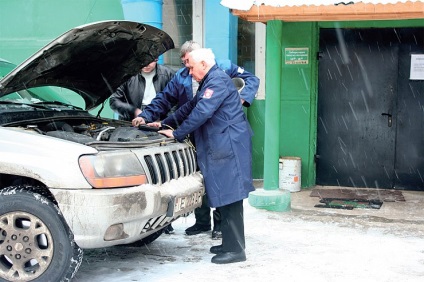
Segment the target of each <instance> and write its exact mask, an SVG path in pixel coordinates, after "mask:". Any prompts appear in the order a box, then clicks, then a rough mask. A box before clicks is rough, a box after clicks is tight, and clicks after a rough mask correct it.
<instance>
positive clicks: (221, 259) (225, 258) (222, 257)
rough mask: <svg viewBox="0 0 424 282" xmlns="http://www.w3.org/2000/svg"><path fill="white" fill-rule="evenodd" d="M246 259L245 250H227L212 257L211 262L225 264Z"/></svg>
mask: <svg viewBox="0 0 424 282" xmlns="http://www.w3.org/2000/svg"><path fill="white" fill-rule="evenodd" d="M245 260H246V253H245V252H244V251H241V252H238V253H235V252H225V253H220V254H217V255H215V256H213V257H212V260H211V262H212V263H216V264H225V263H233V262H240V261H245Z"/></svg>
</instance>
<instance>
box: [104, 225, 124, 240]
mask: <svg viewBox="0 0 424 282" xmlns="http://www.w3.org/2000/svg"><path fill="white" fill-rule="evenodd" d="M127 237H128V234H125V232H124V225H123V224H122V223H118V224H114V225H111V226H109V228H108V229H107V230H106V233H105V236H104V238H103V239H104V240H105V241H113V240H118V239H124V238H127Z"/></svg>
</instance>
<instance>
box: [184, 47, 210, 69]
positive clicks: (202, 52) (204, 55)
mask: <svg viewBox="0 0 424 282" xmlns="http://www.w3.org/2000/svg"><path fill="white" fill-rule="evenodd" d="M190 57H191V58H192V59H193V61H195V62H201V61H205V62H206V64H207V65H208V66H213V65H215V55H214V53H213V52H212V49H210V48H200V49H196V50H193V51H191V52H190Z"/></svg>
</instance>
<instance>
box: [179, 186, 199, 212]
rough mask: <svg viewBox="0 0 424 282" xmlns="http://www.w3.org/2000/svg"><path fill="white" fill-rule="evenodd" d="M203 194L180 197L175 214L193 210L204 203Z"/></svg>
mask: <svg viewBox="0 0 424 282" xmlns="http://www.w3.org/2000/svg"><path fill="white" fill-rule="evenodd" d="M202 197H203V194H202V192H201V191H199V192H194V193H193V194H191V195H189V196H185V197H179V198H177V199H175V204H174V213H178V212H179V211H181V210H184V209H188V208H191V207H193V206H196V205H197V204H199V203H201V202H202Z"/></svg>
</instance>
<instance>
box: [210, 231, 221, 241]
mask: <svg viewBox="0 0 424 282" xmlns="http://www.w3.org/2000/svg"><path fill="white" fill-rule="evenodd" d="M212 239H213V240H219V239H222V232H221V231H218V230H213V231H212Z"/></svg>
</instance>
